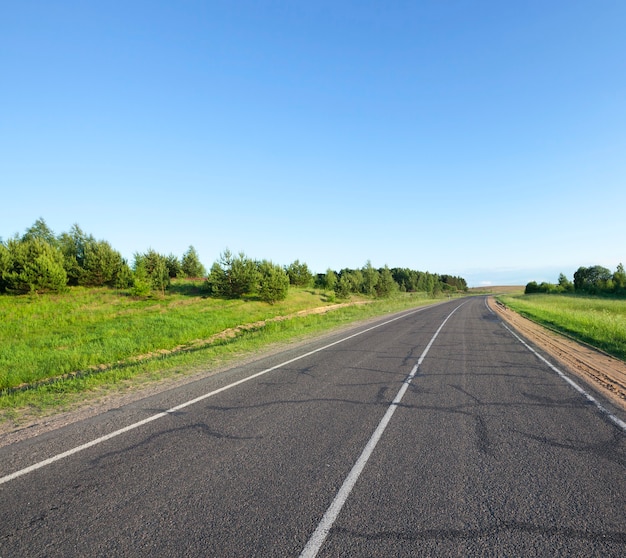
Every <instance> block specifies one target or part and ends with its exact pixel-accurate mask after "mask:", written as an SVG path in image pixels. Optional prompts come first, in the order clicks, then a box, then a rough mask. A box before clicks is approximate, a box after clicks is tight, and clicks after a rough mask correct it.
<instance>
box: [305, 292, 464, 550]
mask: <svg viewBox="0 0 626 558" xmlns="http://www.w3.org/2000/svg"><path fill="white" fill-rule="evenodd" d="M466 303H467V301H466V302H463V303H462V304H459V306H457V307H456V308H455V309H454V310H452V312H450V314H448V316H447V317H446V319H445V320H444V321H443V322H442V323H441V325H440V326H439V329H437V331H436V332H435V334H434V335H433V337H432V339H431V340H430V342H429V343H428V345H427V346H426V348H425V349H424V351H423V352H422V355H421V356H420V357H419V359H418V361H417V364H416V365H415V366H414V367H413V369H412V370H411V372H410V374H409V375H408V376H407V377H406V379H405V380H404V382H403V383H402V386H400V389H399V390H398V393H397V395H396V396H395V398H394V399H393V401H392V402H391V404H390V405H389V407H388V408H387V411H386V412H385V414H384V415H383V418H382V419H381V420H380V422H379V423H378V426H377V427H376V430H374V433H373V434H372V436H371V437H370V439H369V440H368V442H367V444H366V445H365V448H363V451H362V452H361V455H360V456H359V458H358V459H357V460H356V463H355V464H354V465H353V466H352V469H351V470H350V472H349V473H348V476H347V477H346V479H345V480H344V481H343V484H342V485H341V488H340V489H339V491H338V492H337V494H336V495H335V498H334V499H333V501H332V502H331V504H330V506H329V507H328V509H327V510H326V513H324V515H323V517H322V519H321V520H320V522H319V524H318V525H317V528H316V529H315V531H314V532H313V534H312V535H311V537H310V538H309V540H308V542H307V544H306V546H305V547H304V549H303V550H302V552H301V553H300V558H314V557H315V556H317V553H318V552H319V551H320V548H321V547H322V545H323V544H324V541H325V540H326V538H327V537H328V533H330V530H331V528H332V526H333V524H334V523H335V520H336V519H337V516H338V515H339V512H340V511H341V509H342V508H343V506H344V504H345V503H346V500H347V499H348V496H350V493H351V492H352V489H353V488H354V485H355V484H356V482H357V480H358V479H359V477H360V476H361V473H362V472H363V469H364V468H365V465H366V464H367V462H368V460H369V458H370V456H371V455H372V452H373V451H374V448H375V447H376V445H377V444H378V442H379V440H380V438H381V437H382V435H383V433H384V432H385V429H386V428H387V425H388V424H389V421H390V420H391V417H392V416H393V414H394V413H395V412H396V409H397V408H398V405H399V404H400V402H401V401H402V398H403V397H404V394H405V392H406V390H407V389H408V388H409V384H410V383H411V381H412V380H413V378H415V375H416V374H417V370H418V368H419V366H420V364H422V362H423V361H424V358H426V354H427V353H428V351H429V350H430V347H431V346H432V344H433V343H434V342H435V339H436V338H437V336H438V335H439V332H440V331H441V330H442V329H443V326H444V325H445V324H446V322H447V321H448V320H449V319H450V316H452V314H454V313H455V312H456V311H457V310H458V309H459V308H460V307H461V306H463V304H466Z"/></svg>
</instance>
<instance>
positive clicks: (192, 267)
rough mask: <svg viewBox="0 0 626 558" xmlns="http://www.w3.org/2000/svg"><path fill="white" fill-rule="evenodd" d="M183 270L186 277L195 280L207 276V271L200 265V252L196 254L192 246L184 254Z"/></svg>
mask: <svg viewBox="0 0 626 558" xmlns="http://www.w3.org/2000/svg"><path fill="white" fill-rule="evenodd" d="M181 269H182V272H183V273H184V274H185V276H186V277H192V278H195V277H204V276H205V275H206V269H205V268H204V266H203V265H202V264H201V263H200V258H199V256H198V252H196V249H195V248H194V247H193V246H190V247H189V249H188V250H187V251H186V252H185V253H184V254H183V259H182V265H181Z"/></svg>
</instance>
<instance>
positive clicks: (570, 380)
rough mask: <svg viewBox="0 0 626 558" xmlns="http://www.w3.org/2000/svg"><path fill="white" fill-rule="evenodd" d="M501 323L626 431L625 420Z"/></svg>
mask: <svg viewBox="0 0 626 558" xmlns="http://www.w3.org/2000/svg"><path fill="white" fill-rule="evenodd" d="M502 325H503V326H504V327H505V328H506V329H508V330H509V331H510V332H511V334H512V335H513V336H514V337H515V338H516V339H517V340H518V341H519V342H520V343H521V344H522V345H524V347H526V348H527V349H528V350H529V351H530V352H531V353H533V354H534V355H535V356H536V357H537V358H538V359H539V360H541V361H542V362H544V363H545V364H547V365H548V366H549V367H550V368H551V369H552V370H554V371H555V372H556V373H557V374H558V375H559V376H560V377H561V378H562V379H563V380H565V381H566V382H567V383H568V384H569V385H570V386H572V387H573V388H574V389H575V390H576V391H577V392H578V393H580V394H581V395H582V396H584V397H585V399H587V401H589V402H590V403H593V404H594V405H595V406H596V407H597V408H598V410H599V411H600V412H601V413H602V414H603V415H605V416H606V417H607V418H608V419H609V420H610V421H611V422H613V423H614V424H616V425H617V426H618V427H619V428H621V429H622V430H624V431H626V422H624V421H623V420H621V419H620V418H618V417H616V416H615V415H614V414H613V413H611V412H610V411H609V410H608V409H607V408H606V407H604V406H603V405H602V404H601V403H600V402H599V401H598V400H597V399H596V398H595V397H593V395H591V394H589V393H588V392H587V391H586V390H585V389H583V388H582V387H580V386H579V385H578V384H577V383H576V382H575V381H574V380H572V379H571V378H570V377H569V376H567V375H566V374H564V373H563V372H561V371H560V370H559V369H558V368H557V367H556V366H554V364H552V363H551V362H549V361H548V360H547V359H545V358H544V357H543V356H541V355H540V354H539V353H538V352H537V351H535V349H533V348H532V347H531V346H530V345H529V344H528V343H526V341H524V340H523V339H522V338H521V337H520V336H519V335H517V333H515V332H514V331H513V330H512V329H511V328H510V327H509V326H507V325H506V324H505V323H504V322H502Z"/></svg>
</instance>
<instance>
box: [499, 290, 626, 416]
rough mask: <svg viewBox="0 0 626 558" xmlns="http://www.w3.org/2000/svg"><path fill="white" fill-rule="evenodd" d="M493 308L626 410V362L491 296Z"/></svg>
mask: <svg viewBox="0 0 626 558" xmlns="http://www.w3.org/2000/svg"><path fill="white" fill-rule="evenodd" d="M487 300H488V303H489V306H490V308H491V309H492V310H493V311H494V312H496V313H497V314H498V316H500V317H501V318H502V319H503V320H504V321H505V322H507V323H508V324H510V325H511V326H512V327H513V328H515V330H516V331H518V332H519V333H520V334H522V336H524V337H525V338H526V339H528V340H529V341H531V342H532V343H533V344H534V345H536V346H537V347H540V348H541V349H543V350H544V351H545V352H547V353H548V354H550V355H551V356H552V357H553V358H554V359H555V360H557V361H559V362H560V363H562V364H563V365H565V366H566V367H567V368H568V369H569V370H571V371H572V372H573V373H575V374H577V375H578V376H579V377H580V378H582V379H583V380H586V381H587V382H589V383H590V384H591V385H592V386H594V388H595V389H596V390H597V391H598V392H600V393H601V394H603V395H604V396H605V397H607V399H609V400H610V401H611V402H612V403H613V404H615V405H616V406H617V407H619V408H620V409H622V410H624V411H626V363H625V362H623V361H621V360H619V359H616V358H614V357H612V356H609V355H607V354H606V353H603V352H602V351H599V350H597V349H594V348H593V347H590V346H588V345H584V344H581V343H577V342H575V341H573V340H571V339H568V338H567V337H564V336H563V335H559V334H558V333H555V332H553V331H550V330H549V329H546V328H545V327H542V326H540V325H538V324H536V323H534V322H532V321H531V320H529V319H527V318H524V317H523V316H520V315H519V314H517V313H516V312H514V311H513V310H510V309H508V308H507V307H506V306H504V305H502V304H500V303H499V302H497V301H496V300H495V299H494V298H493V297H489V298H488V299H487Z"/></svg>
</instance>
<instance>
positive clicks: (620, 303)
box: [497, 294, 626, 360]
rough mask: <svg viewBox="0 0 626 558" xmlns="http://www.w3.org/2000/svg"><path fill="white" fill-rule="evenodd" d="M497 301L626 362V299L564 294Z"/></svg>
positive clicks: (537, 295) (504, 297)
mask: <svg viewBox="0 0 626 558" xmlns="http://www.w3.org/2000/svg"><path fill="white" fill-rule="evenodd" d="M497 298H498V300H500V302H502V303H503V304H505V305H506V306H508V307H509V308H511V309H512V310H515V311H516V312H518V313H519V314H521V315H523V316H525V317H527V318H530V319H531V320H533V321H535V322H537V323H540V324H542V325H545V326H547V327H549V328H551V329H554V330H556V331H559V332H561V333H564V334H566V335H568V336H570V337H573V338H574V339H577V340H579V341H583V342H585V343H588V344H590V345H592V346H594V347H597V348H599V349H601V350H603V351H605V352H607V353H609V354H611V355H613V356H615V357H617V358H619V359H622V360H626V300H623V299H621V300H620V299H610V298H602V297H589V296H578V295H564V294H561V295H555V294H533V295H518V296H498V297H497Z"/></svg>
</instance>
